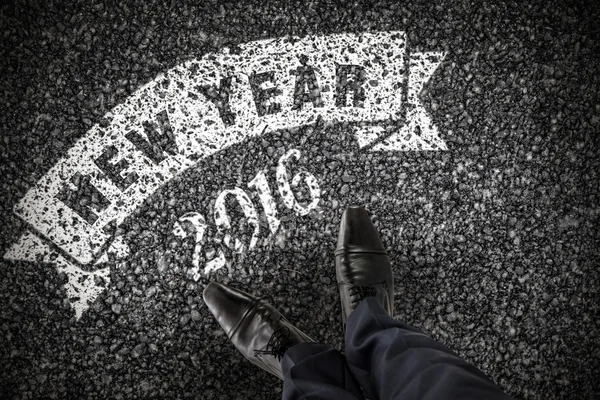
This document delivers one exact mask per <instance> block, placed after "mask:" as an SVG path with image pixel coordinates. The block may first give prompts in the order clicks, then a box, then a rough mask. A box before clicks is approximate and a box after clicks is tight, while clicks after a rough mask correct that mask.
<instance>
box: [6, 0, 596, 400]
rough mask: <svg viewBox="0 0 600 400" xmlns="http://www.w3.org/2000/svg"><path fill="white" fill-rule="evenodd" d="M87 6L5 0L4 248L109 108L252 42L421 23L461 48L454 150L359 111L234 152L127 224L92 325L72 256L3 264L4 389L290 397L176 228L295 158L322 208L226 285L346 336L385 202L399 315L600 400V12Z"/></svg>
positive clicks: (290, 4)
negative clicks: (314, 183) (356, 271)
mask: <svg viewBox="0 0 600 400" xmlns="http://www.w3.org/2000/svg"><path fill="white" fill-rule="evenodd" d="M63 3H65V4H66V3H67V2H63V1H56V0H55V1H44V2H42V1H13V2H11V3H10V4H4V5H2V6H0V27H1V29H0V52H1V56H0V132H1V140H0V157H1V158H0V187H1V191H0V218H1V221H0V222H1V224H2V225H1V226H2V230H1V232H2V234H1V235H0V252H2V253H4V251H5V250H6V249H7V248H8V247H9V246H10V245H11V244H12V243H14V241H15V240H16V239H17V238H18V237H19V235H20V234H21V232H23V231H24V229H25V228H26V226H25V224H24V223H23V222H22V221H21V220H20V219H19V218H18V217H16V216H15V215H14V214H13V213H12V207H13V206H14V205H15V204H16V203H17V202H18V200H19V199H20V198H22V197H23V196H24V195H25V193H26V192H27V190H28V189H29V188H31V187H32V186H33V185H35V183H36V182H37V181H38V179H39V178H40V177H42V176H43V175H44V174H45V173H46V171H47V170H48V169H49V168H50V167H52V166H53V165H54V164H55V163H56V161H58V160H59V159H60V158H61V157H63V156H64V155H65V154H66V152H67V150H68V149H69V148H70V147H71V146H72V145H73V143H74V142H75V141H76V140H77V139H78V138H79V137H81V136H82V135H83V134H84V133H85V132H86V131H87V130H88V129H89V128H90V127H91V126H92V125H93V124H95V123H98V122H101V121H102V118H103V116H104V115H105V114H106V112H107V111H109V110H110V109H112V108H113V107H115V106H116V105H117V104H119V103H121V102H123V101H124V100H125V99H126V98H127V97H128V96H130V95H131V94H132V93H133V92H134V91H135V90H136V89H138V88H139V87H140V86H141V85H143V84H144V83H146V82H148V81H150V80H152V79H154V78H155V77H156V76H157V75H158V74H159V73H161V72H164V71H166V70H168V69H169V68H172V67H174V66H176V65H178V64H180V63H182V62H184V61H186V60H190V59H193V58H197V57H200V56H202V55H204V54H206V53H209V52H215V51H218V50H220V49H222V48H223V47H235V46H236V45H237V44H241V43H245V42H248V41H253V40H259V39H264V38H274V37H281V36H287V35H296V36H307V35H314V34H319V35H324V34H332V33H342V32H369V31H378V30H384V31H385V30H401V31H405V32H407V37H408V48H409V51H415V52H416V51H446V52H447V56H446V59H445V60H444V62H443V63H442V65H441V66H440V67H439V68H438V70H437V71H436V72H435V74H434V76H433V78H432V79H431V80H430V81H429V83H428V84H427V85H426V87H425V90H424V91H423V92H422V94H421V98H422V101H423V103H424V104H425V107H426V108H427V109H428V110H429V112H430V114H431V115H432V118H433V119H434V121H435V123H436V124H437V126H438V128H439V130H440V136H441V138H442V139H443V140H444V141H445V142H446V143H447V145H448V148H449V150H448V151H440V152H399V153H392V152H389V153H380V152H366V151H362V150H360V149H359V147H358V145H357V143H356V141H355V140H354V138H353V137H352V135H350V134H349V133H348V132H350V130H349V127H348V126H346V125H345V124H325V123H318V124H317V125H316V126H312V127H299V128H297V129H290V130H282V131H278V132H274V133H272V134H268V135H266V136H263V137H260V138H256V139H252V140H250V141H247V142H244V143H241V144H238V145H235V146H233V147H230V148H228V149H226V150H224V151H221V152H219V153H218V154H216V155H214V156H212V157H210V158H208V159H205V160H202V161H200V162H199V163H198V164H197V165H195V166H194V167H192V168H190V169H189V170H187V171H186V172H185V173H183V174H182V175H180V176H178V177H177V178H175V179H173V180H171V181H170V182H169V183H167V184H166V185H165V186H163V187H162V188H161V189H160V190H159V191H157V192H156V193H155V194H154V195H153V196H151V197H150V198H149V199H148V201H147V202H146V203H145V204H144V205H143V206H142V207H140V208H139V209H138V210H137V211H136V213H135V214H134V215H132V216H131V217H130V218H128V219H127V220H126V221H125V223H124V224H123V225H122V226H121V228H120V229H122V231H123V232H125V234H124V238H125V241H126V242H127V244H128V245H129V246H130V248H131V250H132V251H131V255H130V257H129V259H128V260H127V262H126V263H123V264H120V265H117V264H115V265H111V283H110V285H109V288H108V290H107V291H105V292H104V293H103V294H102V295H101V296H100V297H99V298H98V300H97V301H96V302H95V303H94V304H93V305H92V307H91V308H90V309H89V310H88V311H87V312H86V313H85V314H84V315H83V317H82V318H81V319H80V320H79V321H77V320H76V319H75V318H74V314H73V311H72V310H71V308H70V306H69V302H68V299H67V297H66V295H65V291H64V286H63V283H64V281H65V279H66V278H65V277H64V276H63V275H61V274H59V273H58V272H57V271H56V269H55V268H53V267H52V266H49V265H45V264H35V263H28V262H7V261H4V260H0V343H1V345H0V360H1V361H0V398H3V399H4V398H6V399H13V398H14V399H41V398H52V399H71V398H72V399H82V398H90V399H95V398H113V399H134V398H198V399H247V398H252V399H257V400H258V399H277V398H280V396H281V383H280V382H279V381H278V380H277V379H276V378H274V377H272V376H270V375H268V374H267V373H266V372H263V371H262V370H259V369H258V368H256V367H254V366H253V365H251V364H250V363H249V362H247V361H246V360H244V359H243V358H242V357H241V356H240V355H239V354H238V352H237V351H236V350H235V348H234V347H233V345H231V344H230V342H229V341H228V340H227V338H226V337H225V336H224V334H223V332H221V330H220V327H219V326H218V324H217V323H216V321H215V320H214V319H213V318H212V315H211V314H210V313H209V311H208V310H207V308H206V307H205V306H204V304H203V301H202V296H201V293H202V289H203V287H204V286H205V285H206V283H207V282H208V279H207V278H206V277H202V278H201V279H200V280H199V281H197V282H196V281H194V280H193V279H190V277H189V271H188V270H189V268H190V264H191V261H190V260H191V257H192V251H193V247H194V243H193V241H191V240H189V239H181V238H177V237H174V235H173V234H172V226H173V224H174V222H175V221H176V220H177V219H178V218H179V217H180V216H181V215H183V214H185V213H186V212H194V211H198V210H211V209H212V207H213V206H214V202H215V198H216V197H217V195H218V193H219V192H221V191H222V190H223V189H225V188H228V187H232V186H240V185H242V184H243V185H246V184H247V182H249V181H250V180H251V179H252V178H253V177H254V176H255V175H256V173H257V172H258V171H260V170H261V169H264V170H265V171H266V174H267V177H268V179H270V180H273V179H274V176H275V175H274V174H275V172H274V171H275V167H276V165H277V160H278V158H279V157H281V156H282V155H283V154H285V153H286V151H288V150H289V149H292V148H296V149H299V150H300V152H301V158H300V160H299V161H297V162H295V163H293V164H292V166H291V168H304V169H306V170H307V171H310V172H311V173H312V174H314V175H315V176H316V177H317V179H318V181H319V183H320V186H321V190H322V195H321V196H322V198H321V202H320V208H319V209H318V210H317V211H315V212H312V213H310V214H308V215H306V216H302V217H300V216H297V215H296V214H294V213H293V212H291V211H286V209H285V207H283V206H282V204H280V203H278V207H279V210H280V214H279V215H280V219H281V220H282V226H283V227H284V228H285V229H284V231H282V232H283V234H282V235H280V237H278V238H277V240H267V239H266V238H264V237H263V239H262V240H261V243H260V245H259V247H258V248H257V250H254V251H250V252H246V253H244V254H243V255H236V254H229V255H228V257H229V259H230V263H229V264H228V265H227V268H223V269H220V270H218V271H217V272H216V273H215V274H214V275H213V276H212V277H211V279H215V280H218V281H221V282H224V283H226V284H231V285H233V286H235V287H238V288H242V289H245V290H248V291H250V292H253V293H256V294H263V295H266V296H267V297H268V298H270V299H271V301H272V302H273V304H274V305H276V306H277V307H279V308H280V310H281V311H282V312H283V313H284V314H285V315H286V316H287V317H288V319H290V320H292V321H294V322H295V323H296V324H297V325H298V326H299V327H301V329H303V330H304V331H305V332H306V333H308V334H309V335H310V336H312V337H314V338H316V339H318V340H320V341H322V342H324V343H327V344H330V345H332V346H334V347H337V348H341V346H342V339H341V327H340V316H339V314H340V306H339V300H338V297H337V296H338V294H337V287H336V285H335V271H334V267H333V265H334V264H333V248H334V245H335V241H336V236H337V228H338V224H339V218H340V216H341V213H342V211H343V208H344V206H345V205H349V204H352V203H361V204H365V205H366V206H367V207H368V209H369V210H370V211H371V212H372V214H373V218H374V221H375V223H376V226H377V227H378V229H379V230H380V232H381V234H382V239H383V241H384V243H385V245H386V246H387V248H388V250H389V253H390V256H391V259H392V263H393V267H394V273H395V285H396V298H395V306H396V317H397V318H401V319H403V320H405V321H407V322H408V323H411V324H413V325H416V326H418V327H420V328H422V329H423V330H425V331H426V332H428V333H429V334H431V335H432V336H433V337H434V338H436V339H438V340H440V341H442V342H443V343H445V344H446V345H448V346H449V347H451V348H453V349H455V350H456V351H457V352H458V353H459V354H460V355H462V356H463V357H465V358H466V359H467V360H469V361H470V362H472V363H473V364H475V365H476V366H477V367H479V368H480V369H482V370H483V371H485V372H486V373H487V374H489V375H490V376H491V377H492V378H493V379H494V380H495V381H496V382H497V383H498V384H499V385H500V386H501V387H502V388H503V389H504V390H506V391H507V392H508V393H510V394H512V395H514V396H515V397H517V398H525V399H537V398H544V399H554V398H561V399H593V398H596V396H598V395H599V394H600V389H599V386H598V381H599V380H600V375H599V373H598V371H599V370H600V362H599V360H600V350H599V349H600V339H599V338H600V332H599V326H598V323H599V321H600V313H599V307H600V301H599V298H598V290H599V288H600V269H599V265H600V252H599V250H598V249H599V246H600V234H599V229H598V225H599V220H600V157H599V154H600V153H599V152H600V121H599V118H600V97H599V93H600V67H599V65H600V46H599V45H600V30H599V28H598V20H599V18H600V12H599V11H600V7H599V6H598V4H596V3H595V2H592V1H590V2H572V1H556V0H550V1H531V2H517V1H497V2H496V1H487V0H483V1H479V2H476V1H443V0H441V1H430V0H427V1H420V0H419V1H410V2H409V1H402V2H397V1H392V0H387V1H379V2H367V1H355V2H348V3H343V2H330V1H323V2H315V1H287V2H283V1H252V0H250V1H245V2H241V1H240V2H220V1H212V2H209V1H203V2H189V3H191V4H185V3H188V2H187V1H185V2H184V1H156V2H150V1H142V0H134V1H122V2H102V1H98V0H89V1H77V2H74V3H73V4H69V5H68V6H67V5H62V4H63ZM69 3H70V2H69ZM105 3H111V4H110V5H108V4H105ZM299 195H300V196H302V195H304V196H306V195H307V193H304V194H302V193H301V194H299ZM230 209H231V213H232V216H233V217H232V220H233V221H234V222H235V224H234V225H236V224H237V222H239V221H240V220H241V218H239V217H237V216H236V212H235V209H234V207H233V206H231V205H230ZM263 222H264V221H263ZM241 231H243V229H241ZM241 233H243V232H241Z"/></svg>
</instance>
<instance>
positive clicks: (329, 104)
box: [4, 32, 446, 318]
mask: <svg viewBox="0 0 600 400" xmlns="http://www.w3.org/2000/svg"><path fill="white" fill-rule="evenodd" d="M444 56H445V54H444V53H442V52H424V53H411V54H408V53H407V51H406V35H405V33H403V32H379V33H363V34H337V35H328V36H312V37H307V38H302V39H300V38H282V39H274V40H262V41H256V42H250V43H246V44H243V45H240V46H239V47H238V48H236V49H235V50H234V49H223V50H222V51H221V52H218V53H214V54H207V55H205V56H204V57H202V58H200V59H197V60H192V61H188V62H186V63H184V64H182V65H179V66H177V67H175V68H173V69H171V70H169V71H167V72H166V73H164V74H161V75H159V76H158V77H157V78H156V79H155V80H153V81H152V82H150V83H148V84H146V85H145V86H143V87H142V88H140V89H139V90H138V91H136V93H134V94H133V95H132V96H131V97H130V98H128V99H127V100H126V101H125V102H124V103H123V104H121V105H119V106H117V107H115V108H114V109H113V110H112V111H111V112H109V113H108V114H107V115H106V120H107V121H108V123H106V124H103V125H98V124H97V125H94V126H93V127H92V128H91V129H90V130H89V131H88V132H87V133H86V134H85V135H84V136H83V137H82V138H81V139H79V140H78V141H77V142H76V144H75V145H74V146H73V147H72V148H71V149H70V150H69V151H68V152H67V154H66V155H65V157H64V158H62V159H61V160H59V161H58V162H57V164H56V165H55V166H54V167H52V168H51V169H50V170H49V171H48V172H47V173H46V174H45V175H44V176H43V177H42V178H41V179H40V180H39V182H37V184H36V185H35V186H34V187H33V188H31V189H30V190H29V191H28V192H27V194H26V195H25V197H24V198H23V199H21V201H20V202H19V203H18V204H17V205H16V206H15V209H14V212H15V213H16V214H17V215H18V216H19V217H20V218H22V219H23V220H24V221H25V222H27V223H28V224H29V226H30V230H28V231H26V232H25V233H23V234H22V236H21V237H20V238H19V239H18V241H17V242H16V243H15V244H14V245H13V246H12V247H11V248H10V249H9V250H8V251H7V252H6V254H5V255H4V258H5V259H8V260H24V261H34V262H40V261H41V262H45V263H51V264H54V265H56V267H57V268H58V269H59V271H62V272H64V273H65V274H67V276H68V283H67V288H66V289H67V294H68V295H69V298H70V301H71V305H72V306H73V308H74V309H75V313H76V317H77V318H80V317H81V315H82V313H83V311H85V309H87V308H88V307H89V306H90V304H91V302H93V301H94V300H95V298H96V297H97V296H98V295H99V293H101V292H102V290H104V287H103V285H105V284H106V283H107V282H108V281H109V276H110V274H109V268H108V267H104V268H100V266H101V264H103V263H105V262H106V261H107V260H108V258H107V253H111V252H113V253H116V254H117V255H118V256H119V257H124V256H126V254H127V247H126V246H125V245H124V244H123V243H122V242H121V241H120V240H119V238H118V237H117V238H115V237H114V236H113V234H112V233H113V232H114V231H115V229H116V227H117V226H119V225H120V224H121V223H122V222H123V221H124V220H125V219H126V218H127V217H128V216H129V215H131V214H132V213H133V212H134V211H135V210H136V208H137V207H138V206H140V205H141V204H142V203H143V202H144V200H145V199H147V198H148V197H149V196H150V195H151V194H152V193H153V192H155V191H156V189H158V188H159V187H160V186H162V185H164V184H165V183H166V182H168V181H169V180H170V179H172V178H173V177H174V176H176V175H178V174H179V173H181V172H183V171H184V170H186V169H187V168H190V167H191V166H193V165H194V164H196V163H197V162H198V161H199V160H202V159H204V158H206V157H209V156H211V155H213V154H215V153H217V152H219V151H221V150H223V149H225V148H227V147H229V146H231V145H234V144H236V143H240V142H242V141H244V140H247V139H250V138H253V137H257V136H260V135H264V134H268V133H269V132H272V131H276V130H280V129H285V128H290V127H296V126H301V125H307V124H312V123H315V122H316V121H317V117H319V116H320V117H321V118H323V119H324V120H325V121H329V122H331V123H336V122H348V123H353V131H352V134H353V135H354V136H355V138H356V140H357V143H358V145H359V147H360V148H367V150H368V151H409V150H446V145H445V143H444V142H443V141H442V140H441V139H440V138H439V136H438V131H437V128H436V127H435V126H434V124H433V122H432V120H431V117H430V116H429V115H428V113H427V112H426V110H425V109H424V108H423V105H422V104H421V102H420V100H419V93H420V92H421V90H422V88H423V85H424V84H425V83H426V82H427V81H428V80H429V78H430V77H431V76H432V75H433V72H434V71H435V69H436V68H437V67H438V65H439V64H440V63H441V61H442V60H443V58H444ZM390 127H393V129H395V130H390ZM394 127H397V128H394ZM93 265H98V267H97V269H96V270H95V271H92V272H90V271H89V270H90V267H89V266H93ZM84 266H88V267H86V268H82V267H84ZM91 269H93V268H91Z"/></svg>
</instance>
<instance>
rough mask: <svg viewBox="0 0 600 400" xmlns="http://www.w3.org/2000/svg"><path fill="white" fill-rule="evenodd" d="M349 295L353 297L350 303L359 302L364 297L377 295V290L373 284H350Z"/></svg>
mask: <svg viewBox="0 0 600 400" xmlns="http://www.w3.org/2000/svg"><path fill="white" fill-rule="evenodd" d="M349 292H350V296H352V297H353V298H354V299H353V300H352V305H355V304H357V303H360V302H361V301H362V300H363V299H365V298H366V297H372V296H375V295H377V291H376V290H375V287H373V286H358V285H355V286H352V287H350V289H349Z"/></svg>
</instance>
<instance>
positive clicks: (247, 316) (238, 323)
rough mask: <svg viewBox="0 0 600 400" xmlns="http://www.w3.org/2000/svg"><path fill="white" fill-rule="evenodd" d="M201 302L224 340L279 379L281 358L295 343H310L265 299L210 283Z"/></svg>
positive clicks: (309, 339) (305, 336)
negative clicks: (223, 334)
mask: <svg viewBox="0 0 600 400" xmlns="http://www.w3.org/2000/svg"><path fill="white" fill-rule="evenodd" d="M203 297H204V302H205V303H206V305H207V306H208V309H209V310H210V312H212V313H213V315H214V316H215V318H216V319H217V321H218V322H219V324H220V325H221V327H222V328H223V329H224V330H225V333H226V334H227V337H228V338H229V339H231V341H232V342H233V344H234V345H235V347H237V349H238V350H239V351H240V352H241V353H242V354H243V355H244V357H246V358H247V359H248V360H250V362H252V363H254V364H256V365H258V366H259V367H261V368H262V369H264V370H265V371H267V372H270V373H272V374H273V375H275V376H277V377H278V378H279V379H283V374H282V371H281V359H282V358H283V355H284V354H285V352H286V351H287V350H288V349H289V348H290V347H292V346H293V345H295V344H298V343H304V342H314V340H312V339H311V338H310V337H308V335H306V334H305V333H303V332H301V331H300V330H299V329H298V328H296V327H295V326H294V325H292V324H291V323H290V322H289V321H288V320H287V319H285V318H284V317H283V315H281V313H280V312H279V311H277V309H276V308H275V307H273V306H272V305H270V304H269V303H267V302H266V301H265V300H263V299H260V298H256V297H254V296H252V295H250V294H248V293H246V292H243V291H241V290H237V289H234V288H232V287H228V286H225V285H223V284H222V283H217V282H211V283H209V284H208V285H207V286H206V288H204V293H203Z"/></svg>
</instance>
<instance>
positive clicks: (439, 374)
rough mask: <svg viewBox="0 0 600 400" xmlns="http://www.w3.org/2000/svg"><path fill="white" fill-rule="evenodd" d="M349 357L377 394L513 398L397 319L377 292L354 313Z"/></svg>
mask: <svg viewBox="0 0 600 400" xmlns="http://www.w3.org/2000/svg"><path fill="white" fill-rule="evenodd" d="M345 339H346V360H347V363H348V366H349V368H350V369H351V370H352V373H353V374H354V376H355V377H356V379H357V380H358V381H359V383H360V385H361V386H362V387H363V388H364V389H365V392H366V394H367V396H369V397H370V398H373V399H381V400H387V399H402V400H412V399H419V400H422V399H432V400H433V399H435V400H441V399H461V400H464V399H478V400H479V399H486V400H494V399H510V397H509V396H507V395H506V394H504V393H503V392H502V391H501V390H500V388H498V387H497V386H496V385H495V384H494V383H493V382H492V381H491V380H490V379H488V378H487V377H486V376H485V375H484V374H483V373H482V372H481V371H479V370H478V369H477V368H475V367H474V366H473V365H471V364H469V363H467V362H466V361H464V360H463V359H461V358H460V357H459V356H458V355H456V354H455V353H454V352H453V351H451V350H450V349H448V348H446V347H445V346H443V345H442V344H440V343H438V342H436V341H435V340H433V339H432V338H430V337H429V336H427V335H425V334H423V333H421V331H419V330H418V329H416V328H414V327H412V326H410V325H407V324H405V323H402V322H399V321H396V320H394V319H393V318H392V317H390V316H389V315H388V314H387V313H386V312H385V311H384V310H383V308H381V306H380V305H379V303H377V301H376V300H375V298H374V297H368V298H366V299H364V300H363V301H362V302H361V303H360V304H359V306H358V307H357V308H356V309H355V310H354V311H353V312H352V313H351V314H350V315H349V317H348V321H347V326H346V338H345Z"/></svg>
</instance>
